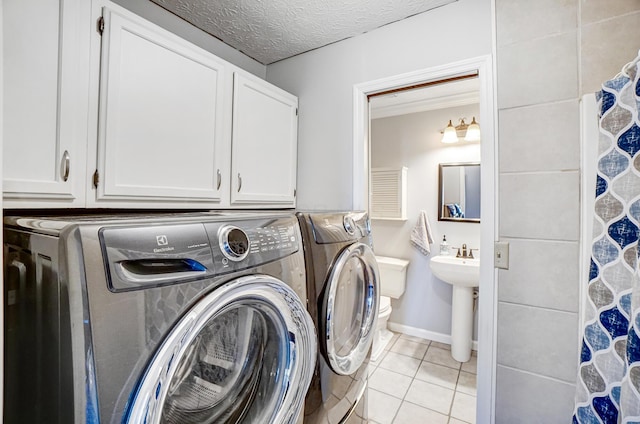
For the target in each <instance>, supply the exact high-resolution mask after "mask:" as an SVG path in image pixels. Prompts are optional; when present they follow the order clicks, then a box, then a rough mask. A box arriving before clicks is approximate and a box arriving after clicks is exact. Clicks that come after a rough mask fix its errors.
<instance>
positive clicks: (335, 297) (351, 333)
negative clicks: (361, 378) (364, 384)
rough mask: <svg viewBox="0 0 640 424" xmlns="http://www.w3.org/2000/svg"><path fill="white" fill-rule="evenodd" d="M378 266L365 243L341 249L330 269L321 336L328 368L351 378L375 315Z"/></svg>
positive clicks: (367, 345) (369, 338)
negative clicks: (329, 366)
mask: <svg viewBox="0 0 640 424" xmlns="http://www.w3.org/2000/svg"><path fill="white" fill-rule="evenodd" d="M378 281H379V277H378V265H377V262H376V260H375V256H374V254H373V251H372V250H371V248H370V247H369V246H367V245H366V244H364V243H356V244H353V245H351V246H349V247H347V248H346V249H344V250H343V251H342V252H341V253H340V255H339V257H338V259H337V261H336V262H335V265H334V266H333V268H332V269H331V273H330V274H329V279H328V282H327V286H326V292H325V297H324V309H323V310H324V317H323V319H322V320H321V325H322V328H321V334H322V335H323V336H324V348H325V349H324V350H325V353H326V356H327V359H328V361H329V364H330V365H331V368H332V369H333V370H334V371H335V372H336V373H338V374H342V375H350V374H353V373H354V372H355V371H357V370H358V368H360V366H361V365H362V363H363V362H364V360H365V358H366V357H367V354H368V352H369V349H370V347H371V343H372V341H373V335H374V331H375V325H376V320H377V316H378V314H377V311H378V302H379V295H378V284H379V283H378Z"/></svg>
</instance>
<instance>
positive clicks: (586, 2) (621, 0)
mask: <svg viewBox="0 0 640 424" xmlns="http://www.w3.org/2000/svg"><path fill="white" fill-rule="evenodd" d="M580 3H581V5H580V19H581V21H582V25H585V24H589V23H593V22H599V21H604V20H607V19H610V18H613V17H616V16H621V15H626V14H628V13H633V12H637V11H638V10H640V3H638V0H616V1H602V0H581V1H580ZM636 22H637V21H636Z"/></svg>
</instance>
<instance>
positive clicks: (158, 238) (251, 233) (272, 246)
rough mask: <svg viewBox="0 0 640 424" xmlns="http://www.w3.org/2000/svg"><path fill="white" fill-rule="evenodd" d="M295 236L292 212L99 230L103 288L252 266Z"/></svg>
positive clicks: (286, 248)
mask: <svg viewBox="0 0 640 424" xmlns="http://www.w3.org/2000/svg"><path fill="white" fill-rule="evenodd" d="M300 238H301V236H300V229H299V226H298V221H297V219H296V218H295V217H294V216H275V217H274V216H269V217H265V218H253V219H235V220H232V219H228V220H225V221H223V222H216V221H208V222H206V221H205V222H193V223H188V224H160V225H141V226H114V227H107V228H102V229H100V230H99V240H100V243H101V245H102V252H103V257H104V261H105V267H106V271H107V279H108V284H109V289H110V290H112V291H116V292H117V291H126V290H136V289H138V288H142V287H153V286H161V285H166V284H173V283H175V282H184V281H191V280H197V279H202V278H209V277H213V276H215V275H222V274H227V273H230V272H234V271H242V270H245V269H248V268H255V267H257V266H259V265H262V264H266V263H269V262H273V261H276V260H278V259H281V258H284V257H286V256H289V255H291V254H293V253H295V252H297V251H298V250H299V249H300Z"/></svg>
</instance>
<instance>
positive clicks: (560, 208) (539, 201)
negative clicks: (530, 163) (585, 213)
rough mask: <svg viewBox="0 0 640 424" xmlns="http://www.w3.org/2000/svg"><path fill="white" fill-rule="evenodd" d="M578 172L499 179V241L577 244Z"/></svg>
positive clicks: (503, 177) (578, 211) (520, 175)
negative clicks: (554, 241)
mask: <svg viewBox="0 0 640 424" xmlns="http://www.w3.org/2000/svg"><path fill="white" fill-rule="evenodd" d="M579 190H580V177H579V173H578V172H577V171H572V172H549V173H541V174H503V175H501V176H500V193H499V199H500V200H499V202H500V211H499V213H500V215H499V216H500V237H514V238H535V239H547V240H569V241H577V240H578V237H579V231H580V216H579V215H580V202H579V199H580V198H579Z"/></svg>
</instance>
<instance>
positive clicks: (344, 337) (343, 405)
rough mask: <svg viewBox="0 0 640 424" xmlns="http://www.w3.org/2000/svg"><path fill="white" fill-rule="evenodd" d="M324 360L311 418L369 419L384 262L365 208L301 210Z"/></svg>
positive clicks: (311, 397)
mask: <svg viewBox="0 0 640 424" xmlns="http://www.w3.org/2000/svg"><path fill="white" fill-rule="evenodd" d="M298 219H299V221H300V226H301V230H302V239H303V244H304V250H305V261H306V269H307V292H308V293H307V294H308V296H309V304H308V308H309V313H310V314H311V317H312V318H313V320H314V322H315V324H316V328H317V330H318V347H319V354H318V361H317V365H316V370H315V373H314V378H313V380H312V382H311V387H310V388H309V393H308V394H307V397H306V402H305V413H304V415H305V423H309V424H319V423H322V424H326V423H330V424H337V423H345V422H346V423H366V422H367V395H366V392H367V381H368V371H367V368H368V363H369V357H370V353H371V344H372V341H373V337H374V334H375V329H376V320H377V316H378V302H379V290H378V287H379V276H378V266H377V262H376V260H375V256H374V254H373V251H372V239H371V227H370V223H369V218H368V215H367V214H366V213H364V212H344V213H302V212H301V213H298Z"/></svg>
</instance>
